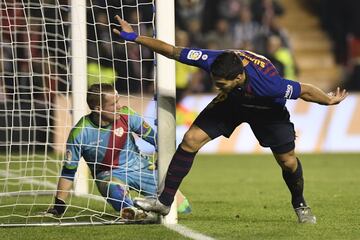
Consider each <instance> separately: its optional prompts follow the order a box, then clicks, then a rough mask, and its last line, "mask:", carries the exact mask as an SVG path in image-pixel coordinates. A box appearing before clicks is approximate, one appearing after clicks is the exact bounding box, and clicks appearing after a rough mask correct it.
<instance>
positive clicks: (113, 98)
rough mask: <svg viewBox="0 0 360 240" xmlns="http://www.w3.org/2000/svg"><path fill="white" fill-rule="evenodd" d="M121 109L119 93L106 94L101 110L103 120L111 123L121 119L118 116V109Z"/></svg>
mask: <svg viewBox="0 0 360 240" xmlns="http://www.w3.org/2000/svg"><path fill="white" fill-rule="evenodd" d="M120 108H121V105H120V96H119V94H118V93H117V92H113V93H106V94H105V97H104V102H103V104H102V108H101V120H103V121H109V122H112V121H115V120H116V119H118V118H119V117H120V115H119V114H118V109H120Z"/></svg>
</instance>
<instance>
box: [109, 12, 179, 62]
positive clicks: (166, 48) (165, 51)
mask: <svg viewBox="0 0 360 240" xmlns="http://www.w3.org/2000/svg"><path fill="white" fill-rule="evenodd" d="M115 19H116V20H117V21H118V22H119V24H120V27H121V29H122V30H121V31H119V30H118V29H116V28H114V29H113V32H114V33H115V34H116V35H117V36H120V37H121V38H122V39H124V40H127V41H132V42H136V43H138V44H141V45H144V46H145V47H148V48H150V49H151V50H152V51H154V52H156V53H159V54H161V55H164V56H165V57H168V58H171V59H174V60H179V58H180V53H181V50H182V48H180V47H176V46H173V45H171V44H168V43H166V42H163V41H161V40H158V39H155V38H150V37H146V36H139V35H138V34H137V33H135V32H134V30H133V29H132V27H131V26H130V24H129V23H128V22H127V21H125V20H123V19H121V18H120V17H119V16H118V15H116V16H115Z"/></svg>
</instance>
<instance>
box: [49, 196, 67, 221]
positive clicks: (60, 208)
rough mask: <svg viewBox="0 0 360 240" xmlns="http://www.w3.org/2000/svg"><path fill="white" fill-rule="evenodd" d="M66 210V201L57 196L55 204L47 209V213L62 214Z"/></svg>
mask: <svg viewBox="0 0 360 240" xmlns="http://www.w3.org/2000/svg"><path fill="white" fill-rule="evenodd" d="M65 210H66V203H65V202H64V201H63V200H61V199H60V198H57V197H55V203H54V206H53V207H52V208H50V209H48V210H47V213H50V214H52V215H54V216H61V215H62V214H63V213H64V212H65Z"/></svg>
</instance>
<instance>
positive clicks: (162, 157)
mask: <svg viewBox="0 0 360 240" xmlns="http://www.w3.org/2000/svg"><path fill="white" fill-rule="evenodd" d="M154 3H155V31H154V32H155V36H154V37H156V38H157V39H160V40H162V41H165V42H167V43H169V44H174V43H175V6H174V1H164V0H155V1H154ZM161 19H165V21H161ZM86 24H87V19H86V0H76V1H71V25H72V27H71V38H72V40H71V53H72V58H71V71H72V84H71V90H72V94H71V95H70V96H71V97H72V122H73V125H74V124H75V123H76V122H77V121H78V120H79V119H80V118H81V117H82V116H84V115H85V114H87V113H88V106H87V103H86V93H87V84H88V83H87V32H86ZM155 70H156V71H155V84H156V100H157V119H158V121H157V130H158V139H157V144H158V179H159V182H158V187H159V190H161V189H162V188H163V183H164V178H165V176H166V172H167V168H168V165H169V163H170V160H171V158H172V155H173V153H174V152H175V146H176V136H175V135H176V121H175V116H176V115H175V112H176V106H175V102H176V86H175V62H174V61H171V60H169V59H166V58H165V57H164V56H161V55H159V54H156V56H155ZM88 178H89V173H88V168H87V166H86V163H85V161H84V160H81V161H80V164H79V167H78V171H77V175H76V179H75V181H74V194H75V195H78V196H81V197H89V194H88V192H89V186H88V181H87V180H88ZM43 194H49V195H52V194H54V191H49V192H43ZM159 219H160V222H161V223H163V224H176V223H177V220H178V219H177V206H176V201H175V202H174V204H173V205H172V207H171V211H170V213H169V214H168V215H167V216H166V217H161V218H159ZM123 223H124V222H76V223H75V222H74V223H38V224H37V223H30V224H0V227H18V226H25V225H26V226H54V225H60V226H73V225H102V224H123Z"/></svg>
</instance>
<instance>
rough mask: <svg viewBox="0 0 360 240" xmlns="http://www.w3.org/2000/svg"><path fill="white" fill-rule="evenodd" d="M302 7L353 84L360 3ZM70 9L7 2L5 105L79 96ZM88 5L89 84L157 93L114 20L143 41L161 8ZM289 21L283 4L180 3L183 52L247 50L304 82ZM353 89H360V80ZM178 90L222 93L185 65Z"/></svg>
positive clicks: (103, 2)
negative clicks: (71, 93)
mask: <svg viewBox="0 0 360 240" xmlns="http://www.w3.org/2000/svg"><path fill="white" fill-rule="evenodd" d="M298 1H302V2H304V3H305V5H308V6H309V8H311V9H312V10H313V11H314V12H315V13H317V14H319V16H320V19H321V20H322V22H323V27H324V28H325V29H326V30H327V31H328V33H329V36H330V37H331V38H332V39H333V41H334V52H335V56H336V60H337V62H338V63H339V64H342V65H344V66H346V69H347V70H348V71H347V72H348V73H349V74H348V75H349V76H348V77H349V79H359V75H360V57H359V56H360V50H359V49H360V33H359V32H360V30H359V29H360V28H359V27H358V26H359V24H360V23H359V22H360V17H359V16H360V15H359V14H357V11H356V10H357V9H359V5H360V1H357V0H347V1H345V2H344V3H340V2H339V1H336V0H316V1H310V0H298ZM69 4H70V0H28V1H20V0H3V1H1V3H0V5H1V11H0V12H1V15H0V17H1V19H0V22H1V31H0V40H1V47H0V72H1V75H0V77H1V81H0V93H2V94H0V98H1V99H6V98H7V96H11V97H14V94H12V93H18V94H17V97H18V98H22V99H28V100H30V99H33V100H36V101H35V102H36V103H37V104H40V105H41V104H44V103H48V102H51V101H52V96H53V95H52V94H53V92H56V91H57V92H58V91H63V92H64V93H66V92H67V91H68V90H69V89H71V81H72V79H71V74H69V73H70V69H71V59H70V58H69V56H70V52H71V47H72V46H71V41H70V40H69V39H71V36H70V26H71V23H70V16H69V13H70V11H69V10H70V9H69ZM87 4H88V5H87V56H88V77H87V81H88V83H89V84H91V83H94V82H99V81H102V82H110V83H114V84H115V85H116V88H117V89H118V90H119V91H120V92H125V93H127V94H133V93H134V94H136V93H139V92H146V93H149V94H154V93H155V87H154V79H155V76H154V75H155V74H154V68H153V64H154V59H155V56H154V53H153V52H151V51H149V50H148V49H146V48H143V47H141V46H139V45H137V44H134V43H128V44H126V45H125V44H124V43H123V42H122V41H118V39H117V37H116V36H114V34H113V33H112V31H111V29H112V28H113V27H114V26H115V25H116V23H115V20H114V18H113V16H115V15H116V14H120V15H121V17H123V18H124V19H126V20H127V21H128V22H129V23H130V24H132V26H133V27H134V29H135V31H137V32H138V33H139V34H142V35H147V36H155V32H154V18H155V16H154V1H152V0H137V1H133V0H123V1H118V0H88V1H87ZM40 5H42V7H40ZM283 14H284V8H283V7H282V5H281V4H280V2H279V1H278V0H222V1H218V0H175V15H176V16H175V17H176V18H175V22H176V45H178V46H183V47H195V48H208V49H247V50H250V51H254V52H256V53H259V54H262V55H264V56H266V57H267V58H269V59H270V60H271V61H272V62H273V63H274V65H275V66H276V67H277V69H278V71H279V73H280V74H281V75H282V76H284V77H285V78H288V79H297V74H298V69H297V66H296V61H295V59H294V57H293V51H292V47H291V43H290V41H289V38H288V36H287V33H286V29H284V27H283V26H281V24H280V23H279V18H281V16H282V15H283ZM160 21H161V20H160ZM344 26H345V27H344ZM348 82H349V83H354V82H355V84H353V86H350V87H351V88H352V89H356V88H357V87H358V88H359V89H360V86H359V85H360V84H359V82H360V81H348ZM176 86H177V93H178V99H179V100H180V99H181V98H182V96H184V94H187V93H204V92H212V91H213V90H214V86H213V84H212V81H211V80H210V79H209V77H208V75H207V74H204V72H203V71H201V70H198V69H196V68H193V67H189V66H186V65H183V64H178V63H177V64H176ZM7 94H8V95H7ZM11 94H12V95H11ZM28 102H31V101H28Z"/></svg>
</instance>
